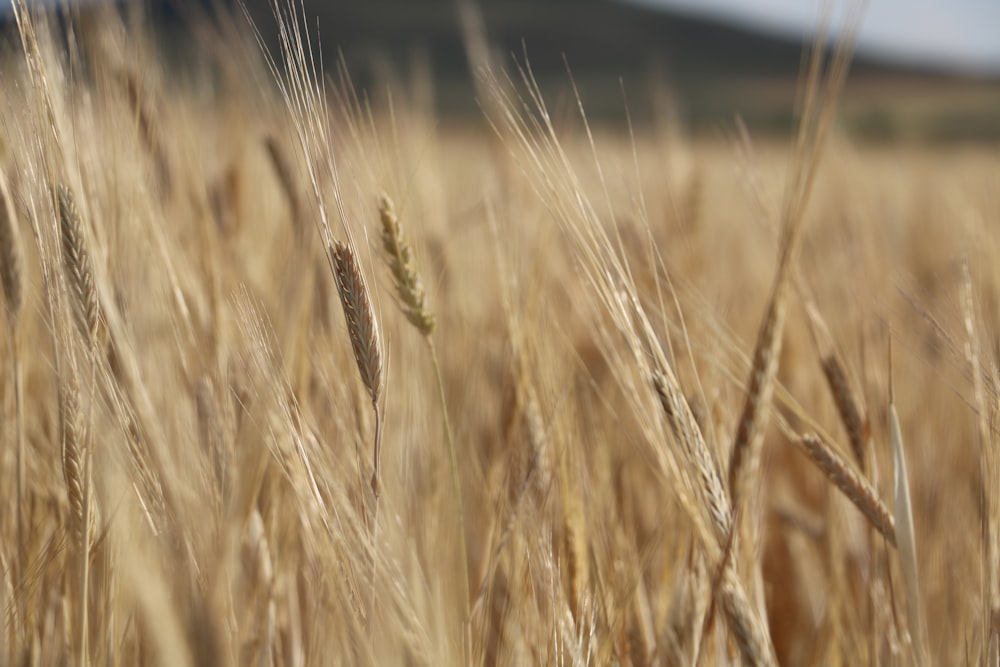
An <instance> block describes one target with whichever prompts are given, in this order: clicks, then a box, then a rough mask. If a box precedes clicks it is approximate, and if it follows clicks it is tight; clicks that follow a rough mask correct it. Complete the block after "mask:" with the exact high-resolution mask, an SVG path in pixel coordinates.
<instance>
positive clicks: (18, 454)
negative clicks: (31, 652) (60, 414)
mask: <svg viewBox="0 0 1000 667" xmlns="http://www.w3.org/2000/svg"><path fill="white" fill-rule="evenodd" d="M8 317H9V313H8ZM9 331H10V337H9V339H10V349H11V358H12V359H13V363H12V366H11V371H12V374H13V376H14V377H13V380H14V428H15V430H16V431H17V433H16V436H15V437H16V443H15V450H14V451H15V453H14V457H15V461H14V465H15V467H16V470H15V471H14V474H15V482H14V483H15V486H16V487H17V490H16V493H17V499H16V503H17V508H16V510H17V576H18V580H19V582H20V583H19V586H18V587H19V589H20V591H21V593H20V594H19V595H18V596H17V599H18V605H17V606H18V609H19V610H20V612H21V619H22V621H24V611H25V609H24V605H23V604H22V603H23V601H24V591H25V555H26V554H27V551H26V550H25V544H24V414H23V413H24V406H23V397H22V395H21V360H20V357H19V354H18V353H19V350H18V344H17V328H16V327H15V326H14V323H13V322H11V324H10V329H9ZM25 629H27V628H25Z"/></svg>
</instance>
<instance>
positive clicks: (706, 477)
mask: <svg viewBox="0 0 1000 667" xmlns="http://www.w3.org/2000/svg"><path fill="white" fill-rule="evenodd" d="M653 388H654V389H655V390H656V396H657V398H659V400H660V406H661V408H662V409H663V413H664V415H665V416H666V418H667V423H668V424H669V425H670V429H671V431H673V434H674V437H675V438H677V440H678V442H679V443H680V445H681V446H682V447H684V448H685V450H686V451H687V454H688V456H689V457H690V458H691V459H692V464H693V465H694V467H695V469H696V471H697V473H698V477H699V481H700V482H701V483H700V484H699V487H700V488H701V489H703V490H704V493H705V496H706V497H705V501H706V504H707V505H708V510H709V514H710V515H711V519H712V527H713V529H714V534H715V538H716V540H718V543H719V544H725V543H726V542H727V541H728V540H729V539H730V534H729V533H730V529H731V526H732V508H731V505H730V504H729V498H728V497H727V496H726V491H725V489H724V488H723V486H722V480H721V479H720V478H719V473H718V471H717V468H716V466H715V462H714V461H713V460H712V456H711V454H710V453H709V451H708V445H707V444H706V443H705V438H704V436H703V434H702V432H701V430H700V429H699V428H698V424H697V422H696V421H695V418H694V415H693V413H692V412H691V409H690V406H689V405H688V403H687V401H686V400H685V398H684V396H683V394H682V393H681V392H680V388H679V387H678V386H677V383H676V380H675V379H674V378H673V376H672V375H671V374H667V373H664V372H662V371H654V372H653Z"/></svg>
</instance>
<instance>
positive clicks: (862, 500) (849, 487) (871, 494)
mask: <svg viewBox="0 0 1000 667" xmlns="http://www.w3.org/2000/svg"><path fill="white" fill-rule="evenodd" d="M798 443H799V444H800V445H801V446H802V450H803V451H804V452H805V454H806V456H808V457H809V459H810V460H811V461H812V462H813V463H814V464H816V467H817V468H819V469H820V470H821V471H822V472H823V474H824V475H826V477H827V479H829V480H830V481H831V482H832V483H833V485H834V486H836V487H837V488H838V489H839V490H840V492H841V493H843V494H844V495H845V496H846V497H847V499H848V500H850V501H851V502H852V503H853V504H854V506H855V507H857V508H858V509H859V510H860V511H861V513H862V514H864V515H865V518H866V519H868V522H869V523H871V525H872V527H873V528H875V530H877V531H878V532H880V533H882V535H883V536H884V537H885V539H886V540H888V542H889V544H891V545H892V546H896V523H895V521H893V519H892V513H891V512H889V509H888V508H887V507H886V506H885V503H883V502H882V500H881V499H879V497H878V493H876V491H875V489H874V488H872V486H871V484H869V483H868V480H866V479H865V478H864V477H862V476H861V475H860V474H859V473H858V472H857V471H855V470H853V469H852V468H851V465H850V464H849V463H848V462H847V461H845V460H844V459H843V458H842V457H841V456H840V455H839V454H838V453H837V452H835V451H834V450H833V448H831V447H830V446H828V445H827V444H826V443H825V442H823V440H822V439H820V438H819V436H816V435H804V436H802V437H801V438H799V441H798Z"/></svg>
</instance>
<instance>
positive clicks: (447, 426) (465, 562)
mask: <svg viewBox="0 0 1000 667" xmlns="http://www.w3.org/2000/svg"><path fill="white" fill-rule="evenodd" d="M424 340H426V341H427V347H428V349H429V350H430V354H431V363H433V364H434V377H435V378H436V379H437V387H438V397H439V398H440V400H441V417H442V418H443V419H444V432H445V438H446V439H447V441H448V458H449V459H450V463H451V486H452V492H453V493H454V495H455V513H456V514H457V515H458V539H459V543H460V546H459V558H460V560H461V566H462V605H463V613H464V620H463V621H462V653H463V658H464V660H463V662H464V663H465V664H469V648H470V631H471V626H470V623H471V622H472V612H471V609H470V606H469V605H470V601H469V559H468V555H467V553H466V548H467V547H466V544H467V543H466V541H465V509H464V507H463V505H462V483H461V480H460V478H459V475H458V456H457V455H456V453H455V439H454V437H453V436H452V432H451V420H450V419H449V418H448V402H447V399H446V398H445V393H444V378H443V376H442V375H441V363H440V362H439V361H438V355H437V348H436V347H435V346H434V339H433V338H432V337H431V336H430V335H427V336H425V337H424Z"/></svg>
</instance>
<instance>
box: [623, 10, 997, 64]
mask: <svg viewBox="0 0 1000 667" xmlns="http://www.w3.org/2000/svg"><path fill="white" fill-rule="evenodd" d="M630 1H631V2H637V3H640V4H645V5H651V6H661V7H667V8H673V9H682V10H684V11H685V12H687V13H690V14H694V15H700V16H715V17H720V18H725V19H726V20H731V21H733V22H738V23H743V24H745V25H748V26H750V27H754V28H761V29H764V30H765V31H769V32H776V33H778V34H786V35H793V36H799V37H800V36H803V35H811V34H813V33H814V32H815V30H814V27H815V26H816V24H817V17H818V16H819V11H820V4H821V3H820V2H819V0H630ZM845 4H847V3H845V2H843V1H841V2H838V3H835V5H836V6H838V7H839V8H840V9H841V10H843V7H844V6H845ZM854 5H857V3H853V4H852V5H851V6H854ZM859 49H860V50H861V51H862V52H865V53H867V54H870V55H877V56H880V57H885V58H887V59H890V60H893V61H897V62H903V63H914V64H922V65H933V66H941V67H944V68H947V69H956V70H968V71H979V72H989V73H997V74H1000V0H869V2H868V7H867V10H866V11H865V14H864V22H863V24H862V29H861V35H860V40H859Z"/></svg>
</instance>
